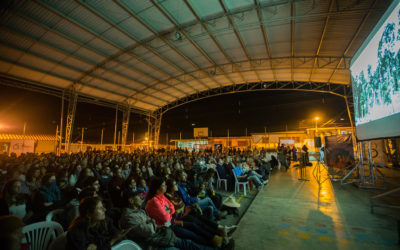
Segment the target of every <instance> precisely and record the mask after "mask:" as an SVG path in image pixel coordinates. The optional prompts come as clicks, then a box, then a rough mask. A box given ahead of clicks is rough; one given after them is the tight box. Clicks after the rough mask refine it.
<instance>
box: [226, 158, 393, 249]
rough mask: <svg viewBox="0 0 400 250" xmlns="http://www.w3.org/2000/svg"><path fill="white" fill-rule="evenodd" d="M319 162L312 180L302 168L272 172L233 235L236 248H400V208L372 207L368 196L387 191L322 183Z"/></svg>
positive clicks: (310, 170) (311, 175) (309, 172)
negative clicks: (303, 176) (302, 178)
mask: <svg viewBox="0 0 400 250" xmlns="http://www.w3.org/2000/svg"><path fill="white" fill-rule="evenodd" d="M315 166H316V162H314V163H313V166H312V167H308V168H307V173H306V174H307V176H306V178H307V179H309V180H310V181H299V180H298V179H299V177H300V176H299V174H300V173H299V171H298V169H297V168H290V169H289V171H288V172H285V171H275V172H274V173H273V174H272V176H271V179H270V182H269V184H268V186H266V187H264V189H263V190H262V191H260V192H259V193H258V194H257V196H256V197H255V199H254V200H253V201H252V203H251V204H250V207H249V208H248V210H247V211H246V213H245V214H244V215H243V217H242V218H241V220H240V222H239V224H238V225H239V228H238V229H237V230H236V232H235V233H234V234H233V238H234V239H235V245H236V247H235V249H237V250H241V249H324V250H328V249H400V245H398V228H397V221H398V220H399V219H400V212H399V210H390V209H386V208H377V209H375V213H374V214H372V213H371V212H370V206H369V204H370V203H369V197H370V196H372V195H374V194H376V193H377V192H382V191H374V190H360V189H358V188H356V187H355V186H353V185H345V186H341V185H340V183H332V182H331V181H330V180H329V179H328V180H326V181H325V182H323V183H322V184H321V185H318V182H317V181H316V179H315V178H314V177H313V174H312V172H313V169H314V168H315ZM319 186H320V187H319Z"/></svg>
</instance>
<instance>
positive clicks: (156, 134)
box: [153, 112, 162, 148]
mask: <svg viewBox="0 0 400 250" xmlns="http://www.w3.org/2000/svg"><path fill="white" fill-rule="evenodd" d="M161 120H162V113H161V112H156V113H154V127H153V141H154V147H155V148H158V142H159V140H160V129H161Z"/></svg>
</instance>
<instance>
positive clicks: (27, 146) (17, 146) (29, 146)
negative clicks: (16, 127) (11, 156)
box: [10, 140, 35, 156]
mask: <svg viewBox="0 0 400 250" xmlns="http://www.w3.org/2000/svg"><path fill="white" fill-rule="evenodd" d="M34 152H35V140H11V142H10V153H15V154H16V155H17V156H20V155H21V154H23V153H34Z"/></svg>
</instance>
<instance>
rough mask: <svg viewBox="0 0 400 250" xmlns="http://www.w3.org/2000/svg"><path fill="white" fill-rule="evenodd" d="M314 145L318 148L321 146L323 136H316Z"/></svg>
mask: <svg viewBox="0 0 400 250" xmlns="http://www.w3.org/2000/svg"><path fill="white" fill-rule="evenodd" d="M314 145H315V147H316V148H320V147H321V146H322V144H321V137H320V136H316V137H314Z"/></svg>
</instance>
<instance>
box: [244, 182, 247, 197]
mask: <svg viewBox="0 0 400 250" xmlns="http://www.w3.org/2000/svg"><path fill="white" fill-rule="evenodd" d="M243 189H244V190H243V194H244V196H246V189H247V184H244V185H243Z"/></svg>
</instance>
